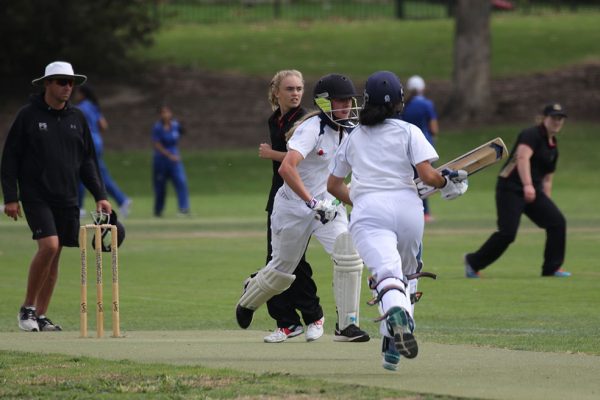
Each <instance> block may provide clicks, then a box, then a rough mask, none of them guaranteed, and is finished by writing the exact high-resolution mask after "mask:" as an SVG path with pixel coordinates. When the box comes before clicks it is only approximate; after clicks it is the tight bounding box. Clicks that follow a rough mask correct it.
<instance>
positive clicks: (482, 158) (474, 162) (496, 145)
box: [415, 137, 508, 198]
mask: <svg viewBox="0 0 600 400" xmlns="http://www.w3.org/2000/svg"><path fill="white" fill-rule="evenodd" d="M507 157H508V149H507V148H506V145H505V144H504V141H503V140H502V138H499V137H497V138H495V139H493V140H490V141H489V142H487V143H484V144H482V145H481V146H478V147H476V148H474V149H473V150H470V151H468V152H466V153H465V154H463V155H461V156H459V157H457V158H455V159H454V160H452V161H448V162H447V163H445V164H444V165H442V166H440V167H438V168H436V169H437V170H438V171H440V172H441V171H443V170H444V169H451V170H458V169H462V170H465V171H467V173H468V174H469V176H471V175H473V174H474V173H476V172H478V171H481V170H482V169H484V168H486V167H489V166H490V165H493V164H495V163H497V162H498V161H500V160H503V159H505V158H507ZM420 182H421V179H420V178H416V179H415V183H416V184H418V183H420ZM438 190H439V189H437V188H434V187H432V188H431V189H430V190H427V191H424V192H423V191H421V197H422V198H425V197H429V196H431V195H432V194H433V193H435V192H437V191H438Z"/></svg>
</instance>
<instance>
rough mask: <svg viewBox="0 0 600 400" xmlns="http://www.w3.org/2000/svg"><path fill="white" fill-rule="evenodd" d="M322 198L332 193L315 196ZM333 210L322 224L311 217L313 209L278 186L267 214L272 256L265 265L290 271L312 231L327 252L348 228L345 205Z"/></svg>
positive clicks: (331, 250)
mask: <svg viewBox="0 0 600 400" xmlns="http://www.w3.org/2000/svg"><path fill="white" fill-rule="evenodd" d="M327 196H328V197H327ZM323 198H330V199H331V198H332V197H331V196H330V195H328V194H323V195H321V196H317V199H319V200H321V199H323ZM337 211H338V214H337V216H336V217H335V219H334V220H333V221H329V222H328V223H326V224H322V223H321V222H320V221H319V220H317V219H315V212H314V211H313V210H311V209H310V208H308V207H307V206H306V204H305V203H304V202H303V201H302V200H297V199H288V198H287V197H286V196H285V194H283V192H282V190H281V189H280V190H279V191H278V192H277V195H276V196H275V203H274V204H273V213H272V214H271V232H272V234H271V245H272V247H273V253H272V254H271V255H272V257H273V258H272V259H271V261H270V262H269V263H268V264H267V266H266V267H265V268H275V269H277V270H278V271H281V272H286V273H288V274H293V273H294V270H295V269H296V266H297V265H298V263H299V262H300V259H301V258H302V254H304V251H305V250H306V246H307V245H308V241H309V239H310V237H311V235H314V236H315V237H316V238H317V240H318V241H319V242H320V243H321V245H323V248H324V249H325V251H326V252H327V253H328V254H329V255H331V253H332V252H333V244H334V243H335V239H336V238H337V237H338V236H339V235H340V234H342V233H344V232H346V231H347V230H348V216H347V215H346V208H345V207H344V206H343V205H342V204H340V205H339V206H338V207H337Z"/></svg>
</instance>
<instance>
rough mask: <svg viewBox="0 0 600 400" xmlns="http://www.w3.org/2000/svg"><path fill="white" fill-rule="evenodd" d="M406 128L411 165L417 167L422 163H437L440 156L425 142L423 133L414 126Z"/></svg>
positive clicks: (410, 125)
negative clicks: (407, 130)
mask: <svg viewBox="0 0 600 400" xmlns="http://www.w3.org/2000/svg"><path fill="white" fill-rule="evenodd" d="M408 126H409V133H410V135H409V136H410V145H409V151H410V157H411V162H412V164H413V165H417V164H419V163H422V162H423V161H429V162H434V161H437V160H438V159H439V158H440V156H439V155H438V153H437V152H436V151H435V149H434V148H433V146H432V145H431V143H429V142H428V141H427V139H426V138H425V135H424V134H423V131H422V130H421V129H420V128H419V127H418V126H416V125H413V124H408Z"/></svg>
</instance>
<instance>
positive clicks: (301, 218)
mask: <svg viewBox="0 0 600 400" xmlns="http://www.w3.org/2000/svg"><path fill="white" fill-rule="evenodd" d="M355 97H356V89H355V88H354V84H353V83H352V81H351V80H350V79H348V78H347V77H345V76H343V75H339V74H329V75H326V76H324V77H322V78H321V79H319V81H318V82H317V84H316V85H315V90H314V101H315V104H316V105H317V107H318V108H319V110H320V111H318V112H317V113H312V114H308V117H307V119H305V120H303V121H302V122H301V123H300V124H299V125H298V126H297V128H296V129H295V130H294V131H293V134H292V136H291V138H289V141H288V146H287V147H288V152H287V154H286V155H285V158H284V159H283V161H282V163H281V166H280V168H279V174H280V175H281V177H282V178H283V179H284V185H283V186H282V187H281V188H280V189H279V191H278V192H277V195H276V196H275V202H274V206H273V213H272V215H271V230H272V238H271V244H272V247H273V251H272V259H271V261H270V262H269V263H268V264H267V265H266V266H265V267H264V268H262V269H261V270H260V271H258V273H256V274H254V275H252V276H251V277H250V278H248V279H247V280H246V282H245V283H244V293H243V294H242V296H241V298H240V299H239V301H238V304H237V307H236V318H237V322H238V324H239V325H240V327H242V328H243V329H246V328H247V327H248V326H250V323H251V322H252V316H253V314H254V311H255V310H256V309H257V308H258V307H260V306H261V305H262V304H263V303H265V302H266V301H267V300H269V299H270V298H271V297H272V296H274V295H276V294H279V293H281V292H283V291H284V290H286V289H287V288H289V287H290V285H291V283H292V282H293V281H294V279H295V276H294V275H293V272H294V270H295V269H296V266H297V265H298V262H299V261H300V258H301V257H302V254H303V253H304V251H305V249H306V246H307V244H308V241H309V238H310V237H311V235H314V236H315V237H316V238H317V240H318V241H319V242H320V243H321V244H322V245H323V247H324V249H325V251H326V252H327V253H329V254H331V255H333V258H334V291H335V300H336V307H337V313H338V323H337V324H336V330H335V336H334V340H336V341H341V342H365V341H368V340H369V339H370V338H369V335H368V334H367V333H366V332H364V331H362V330H360V328H359V327H358V326H359V317H358V311H359V310H358V302H359V298H360V284H361V278H360V277H361V274H362V268H363V264H362V260H360V258H359V257H358V254H357V253H356V251H354V248H353V247H352V242H351V241H350V240H349V237H348V233H347V231H348V217H347V215H346V209H345V207H344V205H342V204H339V202H336V203H335V204H334V202H333V200H334V198H333V196H331V195H330V194H329V193H327V187H326V186H327V177H328V175H329V170H328V166H329V163H330V161H331V160H332V158H333V156H334V154H335V150H336V149H337V148H338V146H339V145H340V143H341V142H342V139H344V137H346V135H347V132H348V130H350V129H351V128H352V127H354V126H355V125H356V121H357V119H358V114H357V107H356V98H355Z"/></svg>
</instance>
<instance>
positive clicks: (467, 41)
mask: <svg viewBox="0 0 600 400" xmlns="http://www.w3.org/2000/svg"><path fill="white" fill-rule="evenodd" d="M454 15H455V20H456V23H455V25H456V31H455V36H454V72H453V86H452V93H451V95H450V99H449V102H448V104H446V107H445V109H444V114H445V115H446V116H448V117H452V118H454V119H455V120H457V121H459V122H467V121H472V120H477V119H478V118H477V117H478V116H479V115H482V114H483V113H486V112H489V111H490V96H491V89H490V58H491V48H490V46H491V45H490V16H491V5H490V2H489V1H481V0H456V4H455V9H454Z"/></svg>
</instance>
